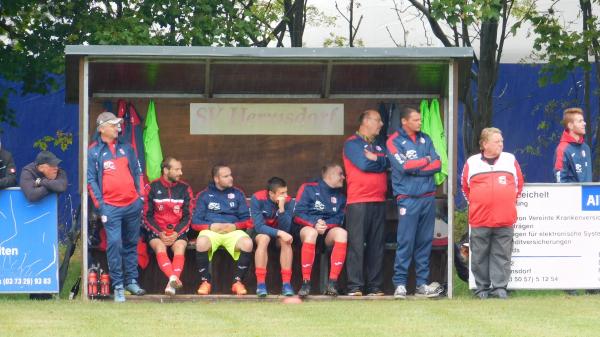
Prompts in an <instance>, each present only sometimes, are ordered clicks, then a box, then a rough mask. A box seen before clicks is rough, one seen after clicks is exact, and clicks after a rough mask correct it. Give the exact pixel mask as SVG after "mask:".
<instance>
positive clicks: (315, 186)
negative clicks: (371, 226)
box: [294, 164, 348, 297]
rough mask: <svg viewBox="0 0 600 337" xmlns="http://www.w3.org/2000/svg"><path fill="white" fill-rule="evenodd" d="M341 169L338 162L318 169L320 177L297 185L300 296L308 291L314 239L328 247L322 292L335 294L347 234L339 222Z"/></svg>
mask: <svg viewBox="0 0 600 337" xmlns="http://www.w3.org/2000/svg"><path fill="white" fill-rule="evenodd" d="M343 186H344V172H343V170H342V167H341V166H340V165H338V164H329V165H326V166H324V167H323V168H322V169H321V179H319V180H318V181H315V182H310V183H305V184H302V186H300V188H299V189H298V193H297V194H296V207H295V208H294V222H295V223H296V225H297V227H296V231H297V232H299V236H300V240H301V241H302V252H301V254H300V260H301V263H302V287H301V288H300V291H298V295H299V296H300V297H306V296H308V295H309V294H310V276H311V272H312V267H313V262H314V259H315V247H316V245H317V239H318V240H321V241H323V243H324V244H325V245H326V246H327V247H332V246H333V250H332V252H331V266H330V268H329V281H328V283H327V287H326V289H325V295H330V296H337V294H338V290H337V279H338V276H339V275H340V272H341V271H342V268H343V267H344V261H345V259H346V246H347V244H346V242H347V241H348V234H347V233H346V230H344V229H343V228H342V227H341V226H342V223H343V222H344V210H345V208H346V196H345V195H344V194H343V193H342V187H343Z"/></svg>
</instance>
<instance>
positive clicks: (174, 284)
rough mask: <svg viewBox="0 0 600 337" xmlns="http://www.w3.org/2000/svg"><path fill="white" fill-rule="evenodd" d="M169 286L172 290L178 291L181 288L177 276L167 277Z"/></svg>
mask: <svg viewBox="0 0 600 337" xmlns="http://www.w3.org/2000/svg"><path fill="white" fill-rule="evenodd" d="M169 286H171V287H172V288H174V289H179V288H181V287H182V286H183V284H182V283H181V280H179V278H178V277H177V276H175V275H171V277H169Z"/></svg>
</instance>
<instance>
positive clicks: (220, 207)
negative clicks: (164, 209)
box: [192, 165, 253, 295]
mask: <svg viewBox="0 0 600 337" xmlns="http://www.w3.org/2000/svg"><path fill="white" fill-rule="evenodd" d="M212 177H213V182H212V183H210V184H209V185H208V187H207V188H206V189H204V190H203V191H202V192H200V193H198V195H197V197H196V207H195V210H194V216H193V217H192V229H194V230H196V231H199V232H200V233H199V234H198V238H197V239H196V265H197V268H198V272H199V273H200V286H199V287H198V290H197V293H198V295H208V294H210V291H211V288H212V287H211V284H210V281H211V275H210V273H209V270H208V265H209V262H210V260H211V259H212V257H213V254H214V252H215V251H216V250H217V249H218V248H219V247H221V246H222V247H223V248H225V250H227V252H228V253H229V254H230V255H231V257H233V259H234V260H235V261H237V267H236V270H235V272H234V274H233V285H232V286H231V292H232V293H233V294H235V295H246V293H247V291H246V287H245V286H244V284H243V283H242V279H243V278H244V275H246V272H247V271H248V267H249V266H250V263H251V262H252V247H253V245H252V239H250V237H249V236H248V234H246V232H245V231H244V230H245V229H249V228H252V219H251V218H250V211H249V209H248V204H247V202H246V195H244V192H242V190H240V189H239V188H237V187H234V186H233V176H232V174H231V169H230V168H229V167H228V166H225V165H216V166H214V167H213V169H212Z"/></svg>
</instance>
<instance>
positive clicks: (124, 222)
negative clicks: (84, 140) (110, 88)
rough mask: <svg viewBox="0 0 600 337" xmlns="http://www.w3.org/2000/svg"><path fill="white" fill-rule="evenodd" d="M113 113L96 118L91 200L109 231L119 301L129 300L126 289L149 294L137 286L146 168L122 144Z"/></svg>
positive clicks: (90, 171)
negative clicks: (143, 169)
mask: <svg viewBox="0 0 600 337" xmlns="http://www.w3.org/2000/svg"><path fill="white" fill-rule="evenodd" d="M122 121H123V120H122V118H117V117H116V116H115V115H114V114H113V113H112V112H103V113H101V114H100V115H99V116H98V118H97V119H96V125H97V130H98V132H97V133H96V141H95V142H93V143H92V144H91V145H90V148H89V151H88V170H87V181H88V190H89V193H90V197H91V199H92V201H93V203H94V206H95V207H96V208H97V209H98V212H99V214H100V217H101V220H102V224H103V225H104V229H105V230H106V238H107V243H108V245H107V260H108V269H109V272H110V278H111V281H112V282H111V283H112V285H113V288H114V300H115V302H124V301H125V290H127V291H129V292H130V293H132V294H134V295H138V296H141V295H144V294H145V293H146V291H145V290H144V289H142V288H140V286H139V285H138V283H137V278H138V270H137V260H138V256H137V249H136V248H137V242H138V239H139V237H140V225H141V214H142V213H141V211H142V206H143V202H142V196H143V186H144V184H143V182H142V168H141V167H140V163H139V161H138V158H137V156H136V155H135V152H134V150H133V148H132V147H131V145H130V144H127V143H122V142H120V141H119V139H118V137H119V131H120V128H121V127H120V123H121V122H122Z"/></svg>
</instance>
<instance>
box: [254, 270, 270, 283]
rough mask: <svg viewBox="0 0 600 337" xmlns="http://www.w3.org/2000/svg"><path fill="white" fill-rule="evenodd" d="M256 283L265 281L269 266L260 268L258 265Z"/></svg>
mask: <svg viewBox="0 0 600 337" xmlns="http://www.w3.org/2000/svg"><path fill="white" fill-rule="evenodd" d="M255 271H256V283H265V278H266V277H267V268H258V267H256V269H255Z"/></svg>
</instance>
